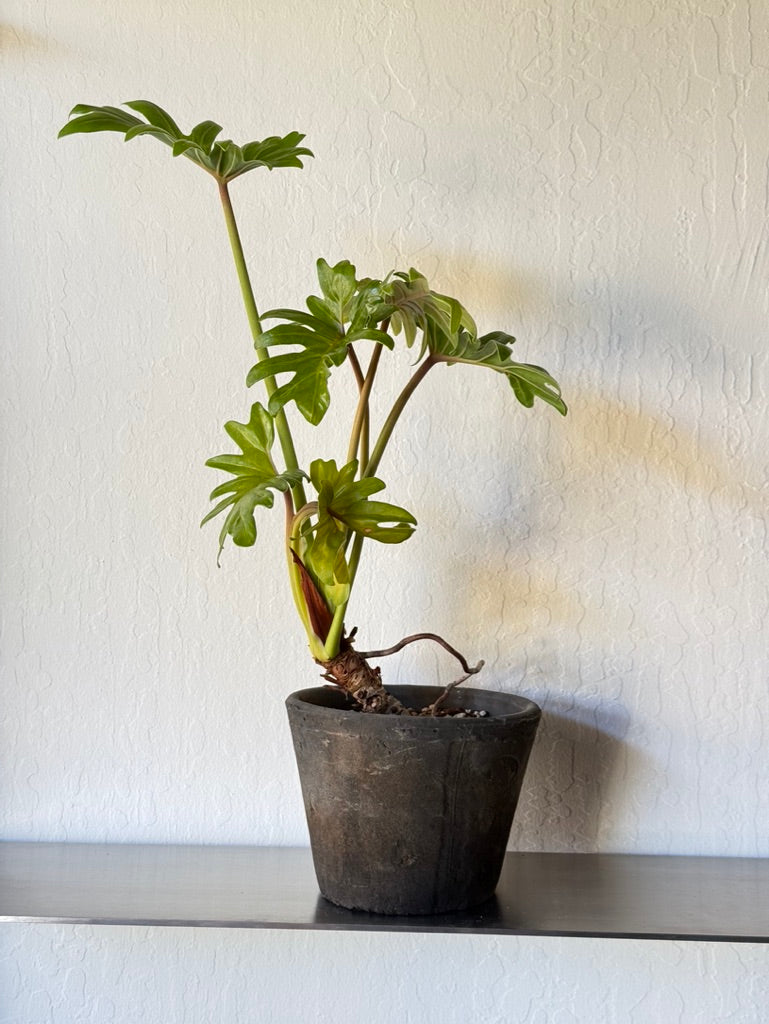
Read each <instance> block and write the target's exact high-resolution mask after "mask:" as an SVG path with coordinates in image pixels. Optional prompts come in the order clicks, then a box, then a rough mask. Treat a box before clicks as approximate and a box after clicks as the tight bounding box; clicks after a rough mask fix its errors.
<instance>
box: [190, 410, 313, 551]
mask: <svg viewBox="0 0 769 1024" xmlns="http://www.w3.org/2000/svg"><path fill="white" fill-rule="evenodd" d="M224 429H225V430H226V431H227V433H228V435H229V436H230V437H231V438H232V440H233V441H234V442H235V443H236V444H237V446H238V447H239V448H240V450H241V454H239V455H237V454H235V455H232V454H226V455H216V456H214V458H211V459H208V461H207V462H206V465H207V466H209V467H211V468H213V469H220V470H223V471H224V472H226V473H231V474H232V475H233V479H232V480H225V481H224V482H223V483H221V484H219V485H218V486H217V487H215V488H214V489H213V491H212V492H211V500H212V501H214V500H216V499H217V498H222V497H223V500H222V501H220V502H219V503H218V504H217V505H216V506H215V507H214V508H213V509H211V510H210V512H208V514H207V515H205V516H204V517H203V520H202V521H201V524H200V525H201V526H203V525H204V524H205V523H207V522H209V520H211V519H213V518H214V517H215V516H218V515H220V514H221V513H222V512H224V511H225V510H227V509H229V511H228V513H227V516H226V518H225V521H224V524H223V526H222V528H221V531H220V533H219V554H220V555H221V552H222V548H223V547H224V543H225V541H226V539H227V537H228V536H229V537H231V538H232V540H233V542H234V543H235V544H237V545H238V546H239V547H250V546H251V545H252V544H253V543H254V541H255V540H256V521H255V519H254V510H255V508H256V507H257V506H258V505H263V506H265V507H267V508H271V507H272V505H273V502H274V498H273V494H272V492H273V491H287V490H288V489H289V488H291V487H294V486H295V485H296V484H298V483H299V482H300V481H301V480H302V479H304V478H305V474H304V473H303V472H302V471H301V470H290V471H285V472H283V473H278V471H277V470H276V468H275V464H274V463H273V461H272V457H271V455H270V449H271V447H272V443H273V439H274V424H273V420H272V417H271V416H270V414H269V413H268V412H267V410H266V409H264V408H263V407H262V406H261V405H260V404H259V403H258V402H255V403H254V404H253V406H252V407H251V416H250V418H249V421H248V423H239V422H237V421H236V420H230V421H229V422H228V423H225V425H224Z"/></svg>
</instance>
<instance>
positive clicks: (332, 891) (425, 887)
mask: <svg viewBox="0 0 769 1024" xmlns="http://www.w3.org/2000/svg"><path fill="white" fill-rule="evenodd" d="M391 692H392V693H393V694H394V695H395V696H397V697H398V698H399V699H400V700H401V701H403V702H404V703H405V704H407V705H408V706H411V707H415V708H421V707H424V706H427V705H429V704H431V703H432V702H433V701H435V700H436V699H437V697H438V696H439V695H440V694H441V693H442V692H443V688H442V687H437V686H394V687H392V688H391ZM446 704H447V705H448V706H450V707H451V706H453V707H460V708H469V709H475V710H485V711H486V712H488V715H487V717H484V718H456V717H453V716H447V717H444V718H437V717H404V716H393V715H371V714H361V713H360V712H358V711H355V710H354V709H352V708H351V707H350V704H349V702H348V700H347V698H346V697H345V695H344V694H343V693H342V692H341V691H339V690H336V689H333V688H330V687H322V686H321V687H314V688H312V689H307V690H300V691H298V692H297V693H293V694H291V696H290V697H289V698H288V699H287V701H286V707H287V709H288V715H289V722H290V725H291V732H292V736H293V740H294V749H295V751H296V757H297V765H298V768H299V775H300V779H301V783H302V794H303V797H304V804H305V811H306V813H307V823H308V827H309V831H310V843H311V846H312V854H313V861H314V864H315V871H316V875H317V878H318V885H319V888H320V891H321V893H322V895H323V896H325V897H326V898H327V899H329V900H331V901H332V902H333V903H337V904H339V905H341V906H344V907H349V908H351V909H359V910H367V911H371V912H374V913H382V914H435V913H443V912H447V911H451V910H462V909H465V908H467V907H472V906H475V905H477V904H479V903H482V902H483V901H484V900H486V899H488V898H490V897H491V896H492V895H493V893H494V889H495V887H496V884H497V882H498V880H499V874H500V871H501V869H502V862H503V860H504V855H505V849H506V846H507V840H508V837H509V834H510V826H511V825H512V821H513V815H514V813H515V807H516V804H517V802H518V795H519V793H520V789H521V783H522V781H523V775H524V771H525V769H526V764H527V761H528V758H529V754H530V752H531V748H532V745H533V742H534V736H535V734H536V730H537V726H538V724H539V719H540V715H541V712H540V709H539V708H538V707H537V705H536V704H534V703H533V702H532V701H530V700H527V699H526V698H524V697H519V696H515V695H513V694H505V693H498V692H495V691H491V690H477V689H469V688H468V689H457V690H455V691H453V692H452V693H451V694H450V696H449V699H448V700H447V701H446Z"/></svg>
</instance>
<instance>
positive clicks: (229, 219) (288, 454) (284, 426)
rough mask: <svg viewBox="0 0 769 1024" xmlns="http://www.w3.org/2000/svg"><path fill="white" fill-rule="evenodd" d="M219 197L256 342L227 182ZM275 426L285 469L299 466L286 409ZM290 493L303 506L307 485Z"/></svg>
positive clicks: (270, 388)
mask: <svg viewBox="0 0 769 1024" xmlns="http://www.w3.org/2000/svg"><path fill="white" fill-rule="evenodd" d="M219 198H220V199H221V201H222V208H223V210H224V219H225V222H226V224H227V234H228V236H229V239H230V247H231V248H232V256H233V259H234V260H235V269H236V270H237V273H238V282H239V284H240V292H241V295H242V296H243V304H244V306H245V308H246V316H247V317H248V325H249V327H250V328H251V337H252V338H253V340H254V342H256V340H257V338H258V337H259V336H260V335H261V334H262V323H261V320H260V319H259V310H258V309H257V307H256V300H255V299H254V290H253V288H252V287H251V279H250V277H249V275H248V266H247V265H246V257H245V255H244V253H243V245H242V244H241V241H240V232H239V231H238V224H237V221H236V220H235V211H234V210H233V208H232V202H231V200H230V193H229V189H228V188H227V182H226V181H220V182H219ZM256 355H257V359H258V360H259V361H260V362H261V361H262V360H264V359H267V358H268V357H269V352H268V350H267V349H266V348H257V350H256ZM264 386H265V390H266V391H267V397H268V398H272V396H273V395H274V393H275V392H276V391H277V389H278V385H277V382H276V380H275V378H274V377H272V376H270V377H265V379H264ZM274 420H275V429H276V431H277V434H278V440H279V441H280V447H281V450H282V452H283V459H284V461H285V463H286V469H298V468H299V462H298V460H297V457H296V449H295V448H294V440H293V438H292V436H291V430H290V429H289V426H288V420H287V419H286V414H285V411H284V410H283V409H280V410H279V411H278V412H277V413H276V414H275V417H274ZM291 494H292V496H293V499H294V508H301V507H302V506H303V505H304V504H305V503H306V501H307V499H306V497H305V493H304V487H303V486H302V484H301V483H299V484H296V486H295V487H292V488H291Z"/></svg>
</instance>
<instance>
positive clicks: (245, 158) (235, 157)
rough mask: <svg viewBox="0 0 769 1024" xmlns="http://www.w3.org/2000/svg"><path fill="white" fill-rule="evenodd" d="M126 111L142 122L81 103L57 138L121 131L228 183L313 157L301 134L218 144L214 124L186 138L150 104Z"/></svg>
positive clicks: (141, 102) (204, 125)
mask: <svg viewBox="0 0 769 1024" xmlns="http://www.w3.org/2000/svg"><path fill="white" fill-rule="evenodd" d="M125 106H127V107H130V108H131V109H132V110H135V111H136V112H137V113H139V114H141V115H142V117H143V118H144V120H143V121H142V120H141V119H140V118H138V117H135V116H134V115H133V114H129V113H127V112H126V111H124V110H121V109H120V108H119V107H111V106H102V107H99V106H95V105H93V104H90V103H79V104H77V105H76V106H75V107H73V109H72V111H71V112H70V120H69V121H68V122H67V124H65V125H64V127H63V128H62V129H61V130H60V131H59V138H63V137H64V136H67V135H76V134H79V133H86V132H106V131H114V132H120V133H122V134H123V135H124V136H125V139H126V141H127V142H128V141H130V140H131V139H134V138H137V137H138V136H140V135H152V136H154V137H155V138H157V139H159V140H160V141H161V142H163V143H164V144H165V145H167V146H170V147H171V149H172V150H173V154H174V156H186V157H187V158H188V159H190V160H192V161H193V163H196V164H197V165H198V166H199V167H202V168H203V169H204V170H206V171H208V173H209V174H212V175H213V176H214V177H215V178H216V179H217V180H218V181H220V182H229V181H232V180H233V179H234V178H237V177H239V176H240V175H241V174H245V173H246V171H250V170H252V169H254V168H255V167H267V168H268V169H270V170H272V169H273V168H275V167H302V166H303V163H302V158H303V157H306V156H312V152H311V150H309V149H307V148H306V147H304V146H301V145H300V143H301V141H302V140H303V139H304V135H302V134H301V132H289V134H288V135H285V136H283V137H280V136H278V135H271V136H269V137H268V138H266V139H264V140H262V141H259V140H256V141H254V142H248V143H246V144H245V145H244V146H242V147H241V146H238V145H236V144H235V143H234V142H232V141H231V140H229V139H228V140H225V141H223V142H216V141H215V139H216V137H217V135H218V134H219V133H220V132H221V127H220V125H218V124H217V123H216V122H215V121H201V122H200V123H199V124H197V125H196V126H195V127H194V128H193V129H192V131H191V132H190V134H189V135H185V134H184V133H183V132H182V130H181V129H180V128H179V126H178V125H177V123H176V121H175V120H174V119H173V118H172V117H171V115H170V114H169V113H167V112H166V111H165V110H163V108H162V107H159V106H158V105H157V103H153V102H151V101H150V100H131V101H130V102H129V103H126V104H125Z"/></svg>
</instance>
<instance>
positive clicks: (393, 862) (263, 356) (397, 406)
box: [59, 100, 566, 914]
mask: <svg viewBox="0 0 769 1024" xmlns="http://www.w3.org/2000/svg"><path fill="white" fill-rule="evenodd" d="M125 107H127V108H129V109H128V110H125V109H122V108H119V107H111V106H92V105H78V106H76V107H75V108H74V109H73V110H72V112H71V114H70V119H69V120H68V122H67V124H66V125H65V126H64V127H63V128H62V129H61V131H60V133H59V134H60V136H66V135H73V134H77V133H88V132H100V131H114V132H119V133H121V134H123V135H124V136H125V139H126V140H130V139H133V138H135V137H137V136H140V135H151V136H153V137H155V138H157V139H159V140H160V141H161V142H163V143H165V144H166V145H168V146H169V147H170V148H171V150H172V152H173V155H174V156H180V155H183V156H185V157H187V158H188V159H189V160H191V161H192V162H193V163H194V164H196V165H197V166H198V167H200V168H201V169H203V170H205V171H206V172H207V173H208V174H209V175H210V176H211V177H212V178H213V179H214V181H215V182H216V185H217V188H218V192H219V197H220V200H221V204H222V208H223V211H224V217H225V222H226V226H227V231H228V235H229V239H230V243H231V247H232V254H233V257H234V263H235V268H236V271H237V275H238V280H239V283H240V288H241V293H242V297H243V302H244V305H245V311H246V315H247V318H248V323H249V326H250V329H251V335H252V339H253V344H254V347H255V349H256V356H257V361H256V363H255V365H254V366H253V368H252V369H251V371H250V372H249V374H248V377H247V380H246V383H247V384H248V385H249V386H251V385H253V384H257V383H260V384H261V385H263V388H264V391H265V396H266V401H265V404H262V403H261V402H258V401H257V402H254V404H253V405H252V407H251V412H250V416H249V419H248V421H247V422H245V423H243V422H238V421H235V420H231V421H229V422H228V423H226V424H225V430H226V432H227V434H228V435H229V437H230V438H231V440H232V441H233V442H234V443H235V445H236V446H237V448H238V449H239V451H237V452H235V453H233V454H224V455H217V456H215V457H214V458H212V459H209V460H208V463H207V465H209V466H211V467H212V468H214V469H216V470H220V471H223V472H224V473H226V474H227V478H226V479H225V480H224V481H223V482H221V483H219V484H218V485H217V486H216V487H215V488H214V490H213V491H212V493H211V499H212V500H213V501H214V502H215V504H214V507H213V508H212V509H211V511H210V512H208V514H207V515H206V516H205V517H204V519H203V522H204V523H205V522H208V521H209V520H211V519H215V518H218V519H219V520H220V522H221V524H222V525H221V530H220V534H219V553H220V554H221V551H222V549H223V547H224V544H225V542H226V541H227V539H228V538H230V539H231V540H232V541H233V542H234V543H235V544H236V545H238V546H241V547H249V546H251V545H253V544H254V542H255V540H256V535H257V527H256V518H255V512H256V509H257V507H258V506H259V507H266V508H270V507H272V506H273V505H274V502H275V497H276V496H277V497H278V498H279V502H280V503H281V504H282V505H283V511H284V516H285V553H286V567H287V574H288V580H289V583H290V592H291V595H292V597H293V601H294V604H295V606H296V610H297V612H298V615H299V619H300V621H301V623H302V626H303V627H304V630H305V632H306V635H307V642H308V645H309V650H310V654H311V656H312V658H313V659H314V660H315V662H317V663H318V664H319V665H320V666H321V668H322V673H323V678H324V679H325V680H326V681H327V682H328V683H331V684H333V685H332V686H324V687H314V688H311V689H308V690H302V691H299V692H297V693H294V694H292V695H291V696H290V697H289V698H288V700H287V707H288V712H289V719H290V723H291V728H292V734H293V738H294V745H295V749H296V753H297V759H298V763H299V770H300V776H301V780H302V789H303V794H304V800H305V808H306V811H307V818H308V824H309V827H310V836H311V844H312V849H313V857H314V861H315V867H316V873H317V875H318V881H319V886H320V889H321V892H322V893H323V895H325V896H327V897H328V898H329V899H331V900H333V901H334V902H337V903H340V904H342V905H343V906H348V907H353V908H359V909H363V910H369V911H374V912H384V913H412V914H414V913H417V914H423V913H436V912H441V911H447V910H453V909H459V908H463V907H468V906H472V905H474V904H477V903H479V902H481V901H482V900H484V899H486V898H488V897H489V896H490V895H491V894H492V893H493V890H494V887H495V885H496V882H497V879H498V876H499V872H500V869H501V865H502V860H503V857H504V852H505V847H506V843H507V838H508V835H509V830H510V825H511V823H512V816H513V813H514V810H515V804H516V801H517V797H518V792H519V790H520V785H521V781H522V777H523V772H524V770H525V767H526V762H527V760H528V756H529V751H530V749H531V744H532V743H533V739H534V733H535V731H536V727H537V723H538V721H539V716H540V712H539V709H538V708H537V707H536V705H534V704H533V703H532V702H531V701H528V700H526V699H525V698H522V697H516V696H512V695H509V694H502V693H494V692H491V691H487V690H478V689H459V688H458V686H459V684H460V683H462V682H464V681H465V680H466V679H467V678H469V677H470V676H471V675H473V674H475V673H477V672H478V671H479V670H480V668H481V666H482V664H483V662H480V663H479V664H478V665H475V666H471V665H469V664H468V663H467V661H466V660H465V658H464V657H463V656H462V655H461V654H460V653H459V652H458V651H456V650H455V649H454V648H453V647H452V646H451V645H450V644H449V643H447V642H446V641H445V640H444V639H443V638H441V637H439V636H437V635H435V634H431V633H415V634H413V635H411V636H409V637H406V638H404V639H403V640H402V641H400V642H399V643H398V644H396V645H394V647H392V648H389V649H387V650H382V651H369V652H365V651H361V650H359V649H358V647H357V646H356V643H355V632H356V631H355V630H349V631H348V630H347V628H346V620H347V612H348V606H349V602H350V598H351V594H352V590H353V586H354V583H355V580H356V577H357V573H358V568H359V563H360V559H361V554H362V551H363V548H364V542H365V541H367V540H370V541H377V542H379V543H384V544H396V543H401V542H403V541H405V540H407V539H408V537H410V536H411V534H412V532H413V531H414V528H415V526H416V520H415V518H414V516H413V515H412V514H411V513H410V512H408V511H407V510H406V509H405V508H402V507H400V506H398V505H394V504H391V503H389V502H384V501H381V500H379V499H378V498H374V497H373V496H374V495H378V494H379V493H380V492H381V491H382V490H383V489H384V487H385V485H384V483H383V481H382V480H381V478H380V477H379V476H378V472H379V467H380V463H381V461H382V457H383V455H384V453H385V450H386V448H387V445H388V442H389V441H390V438H391V436H392V434H393V431H394V429H395V427H396V424H397V423H398V421H399V420H400V417H401V414H402V413H403V410H404V408H405V407H406V405H407V403H408V401H409V399H410V398H411V396H412V395H413V394H414V392H415V390H416V389H417V387H418V385H419V384H420V382H421V381H422V380H423V379H424V378H425V376H426V375H427V373H428V372H429V371H430V370H432V369H433V368H435V367H439V366H456V365H459V364H466V365H470V366H476V367H485V368H486V369H489V370H493V371H495V372H496V373H497V374H499V375H500V376H501V377H503V378H506V380H507V383H508V384H509V386H510V387H511V389H512V392H513V394H514V396H515V397H516V398H517V399H518V401H519V402H520V403H521V404H522V405H524V406H527V407H531V406H532V405H533V404H534V402H535V399H540V400H542V401H543V402H545V403H547V404H548V405H550V406H552V407H553V408H554V409H556V410H557V411H558V412H560V413H562V414H565V412H566V407H565V405H564V402H563V400H562V398H561V393H560V389H559V387H558V384H557V383H556V381H555V380H554V379H553V378H552V377H551V376H550V374H549V373H547V371H546V370H544V369H542V368H541V367H539V366H534V365H531V364H527V363H519V362H516V361H514V360H513V358H512V346H513V343H514V341H515V339H514V338H513V337H512V336H510V335H509V334H506V333H504V332H502V331H492V332H491V333H487V334H483V335H480V334H479V333H478V329H477V327H476V325H475V321H474V320H473V318H472V317H471V316H470V314H469V312H468V311H467V310H466V309H465V307H464V306H463V305H462V304H461V303H460V302H459V301H458V300H457V299H455V298H452V297H450V296H447V295H444V294H441V293H440V292H437V291H435V290H433V289H432V288H431V287H430V285H429V284H428V282H427V281H426V280H425V278H424V277H423V276H422V275H421V274H420V273H418V272H417V271H416V270H414V269H410V270H407V271H398V272H392V273H390V274H388V275H387V276H386V277H383V278H369V277H360V276H359V275H358V273H357V271H356V269H355V267H354V266H353V265H352V264H351V263H349V262H348V261H346V260H342V261H339V262H336V263H335V264H334V265H331V264H330V263H328V262H326V261H325V260H324V259H319V260H318V262H317V274H318V286H319V294H318V295H312V296H310V297H309V298H308V299H307V302H306V308H305V309H293V308H286V307H280V308H274V309H270V310H269V311H268V312H265V313H261V314H260V313H259V311H258V308H257V304H256V301H255V298H254V293H253V289H252V286H251V281H250V278H249V273H248V269H247V265H246V259H245V256H244V251H243V246H242V243H241V239H240V234H239V231H238V226H237V222H236V219H235V214H234V211H233V207H232V203H231V200H230V190H229V186H230V183H231V182H232V181H233V180H234V179H236V178H238V177H240V176H241V175H243V174H244V173H246V172H247V171H250V170H252V169H254V168H257V167H266V168H268V169H270V170H272V169H273V168H278V167H302V166H303V164H302V161H303V158H305V157H309V156H312V153H311V152H310V151H309V150H308V149H306V148H304V147H303V146H302V144H301V143H302V141H303V139H304V136H303V135H301V134H299V133H298V132H292V133H290V134H288V135H286V136H283V137H277V136H271V137H269V138H266V139H264V140H261V141H254V142H249V143H247V144H246V145H243V146H238V145H236V144H235V143H234V142H232V141H230V140H226V141H220V140H219V134H220V132H221V128H220V126H219V125H218V124H216V123H214V122H213V121H203V122H201V123H200V124H198V125H197V126H196V127H194V128H193V129H192V130H191V131H190V132H189V133H188V134H185V133H183V132H182V131H181V129H180V128H179V127H178V125H177V124H176V122H175V121H174V120H173V118H172V117H170V115H169V114H167V113H166V112H165V111H164V110H162V109H161V108H160V107H159V106H157V105H156V104H154V103H150V102H148V101H143V100H140V101H136V102H132V103H127V104H125ZM401 343H402V344H405V345H406V346H408V347H409V348H410V349H411V350H412V351H413V353H414V355H415V359H414V362H413V372H412V373H411V376H410V377H409V378H408V380H406V381H405V382H404V385H403V388H402V390H401V391H400V393H399V394H398V395H397V396H396V397H395V399H394V401H393V402H392V406H391V408H390V411H389V413H388V414H387V415H386V416H385V417H384V418H383V420H382V422H381V424H375V423H374V422H373V417H372V413H371V401H370V400H371V395H372V390H373V388H374V386H375V383H376V380H377V370H378V367H379V364H380V360H381V359H382V358H383V357H384V356H385V353H386V352H387V351H389V350H392V349H393V348H394V346H395V345H396V344H401ZM364 349H367V350H368V359H367V362H366V363H365V365H364V363H363V362H362V353H363V350H364ZM343 366H345V367H346V368H347V371H348V372H352V374H353V375H354V377H355V381H356V382H357V391H358V398H357V403H356V405H355V408H354V409H352V410H351V426H350V437H349V444H348V447H347V451H346V453H342V455H341V458H339V457H338V456H337V458H338V461H337V459H335V458H330V457H327V456H328V453H327V452H325V451H324V450H323V448H322V447H319V449H318V452H317V454H316V457H314V458H312V459H311V460H310V461H309V462H307V461H304V460H302V461H300V459H299V456H298V454H297V451H296V448H295V445H294V439H293V435H292V433H291V429H290V425H289V418H288V413H289V412H291V413H292V414H294V413H296V412H298V413H299V414H300V415H301V416H303V417H304V418H305V419H306V420H307V421H308V422H309V423H311V424H312V425H313V426H318V425H320V424H321V422H322V420H323V418H324V415H325V413H326V411H327V409H328V407H329V402H330V391H329V378H330V376H331V374H332V371H338V370H340V369H341V368H342V367H343ZM419 639H429V640H432V641H435V642H437V643H439V644H441V645H442V646H443V647H444V648H445V649H446V650H447V651H449V652H450V653H451V654H452V655H453V656H454V657H455V658H456V659H457V660H458V661H459V662H460V663H461V665H462V675H461V677H460V678H459V679H457V680H456V681H454V682H452V683H450V684H449V685H448V686H432V687H430V686H417V687H390V688H388V687H385V685H384V684H383V682H382V678H381V673H380V669H379V668H378V667H374V666H373V665H372V664H371V661H372V660H373V659H375V658H379V657H382V656H384V655H386V654H389V653H392V652H394V651H396V650H400V649H401V648H402V647H404V646H405V645H406V644H409V643H412V642H414V641H415V640H419Z"/></svg>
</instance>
